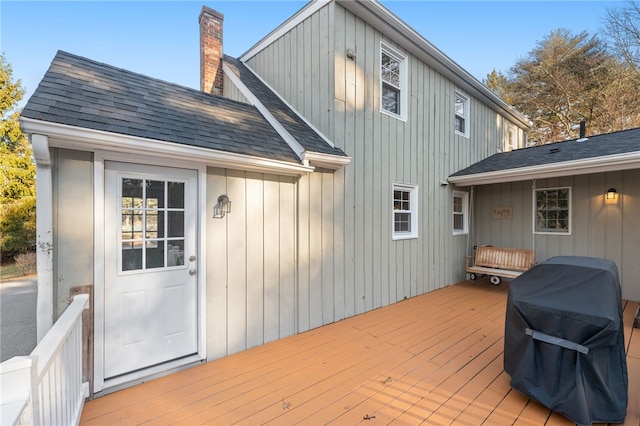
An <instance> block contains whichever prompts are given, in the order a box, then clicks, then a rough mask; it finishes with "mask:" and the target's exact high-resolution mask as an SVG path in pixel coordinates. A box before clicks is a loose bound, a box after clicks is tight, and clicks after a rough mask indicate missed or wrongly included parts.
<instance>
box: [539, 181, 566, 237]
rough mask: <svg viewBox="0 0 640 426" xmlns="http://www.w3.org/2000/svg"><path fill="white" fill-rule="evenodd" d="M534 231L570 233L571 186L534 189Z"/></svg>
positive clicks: (541, 232) (540, 232)
mask: <svg viewBox="0 0 640 426" xmlns="http://www.w3.org/2000/svg"><path fill="white" fill-rule="evenodd" d="M534 194H535V200H534V202H535V204H534V205H535V212H534V214H535V222H534V231H535V232H536V233H538V234H570V233H571V188H569V187H566V188H547V189H536V190H535V191H534Z"/></svg>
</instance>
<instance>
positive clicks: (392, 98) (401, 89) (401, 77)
mask: <svg viewBox="0 0 640 426" xmlns="http://www.w3.org/2000/svg"><path fill="white" fill-rule="evenodd" d="M405 62H406V57H405V56H404V55H402V54H401V53H399V52H397V51H395V50H394V49H392V48H391V47H389V46H387V45H385V44H382V45H381V48H380V110H381V111H382V112H386V113H389V114H391V115H393V116H395V117H398V118H400V119H403V120H405V119H406V115H407V111H406V109H407V107H406V106H407V102H406V95H405V93H406V90H405V86H406V81H407V77H406V63H405Z"/></svg>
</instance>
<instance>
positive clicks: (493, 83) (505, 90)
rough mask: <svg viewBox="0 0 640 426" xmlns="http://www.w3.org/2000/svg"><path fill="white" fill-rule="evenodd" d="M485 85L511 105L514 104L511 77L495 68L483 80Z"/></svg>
mask: <svg viewBox="0 0 640 426" xmlns="http://www.w3.org/2000/svg"><path fill="white" fill-rule="evenodd" d="M482 82H483V83H484V85H485V86H487V87H488V88H489V89H490V90H491V91H492V92H493V93H495V94H496V95H498V96H499V97H500V98H501V99H502V100H503V101H505V102H506V103H508V104H509V105H512V104H513V101H514V100H513V99H512V98H511V89H510V87H509V84H510V83H509V79H507V77H506V76H505V75H504V74H502V72H500V71H496V70H495V68H494V70H493V71H491V72H490V73H489V74H487V78H485V79H484V80H483V81H482Z"/></svg>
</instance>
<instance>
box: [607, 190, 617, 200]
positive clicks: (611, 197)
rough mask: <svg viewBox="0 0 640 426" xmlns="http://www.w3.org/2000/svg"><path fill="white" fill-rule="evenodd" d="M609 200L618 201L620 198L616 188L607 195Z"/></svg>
mask: <svg viewBox="0 0 640 426" xmlns="http://www.w3.org/2000/svg"><path fill="white" fill-rule="evenodd" d="M605 198H606V199H607V200H616V199H617V198H618V191H616V189H615V188H609V190H608V191H607V194H606V195H605Z"/></svg>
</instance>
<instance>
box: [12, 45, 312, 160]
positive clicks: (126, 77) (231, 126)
mask: <svg viewBox="0 0 640 426" xmlns="http://www.w3.org/2000/svg"><path fill="white" fill-rule="evenodd" d="M21 115H22V117H25V118H30V119H35V120H42V121H47V122H51V123H58V124H64V125H69V126H76V127H81V128H86V129H92V130H100V131H105V132H111V133H117V134H122V135H128V136H134V137H141V138H147V139H153V140H158V141H166V142H173V143H178V144H184V145H190V146H197V147H202V148H208V149H212V150H220V151H225V152H231V153H236V154H243V155H248V156H258V157H263V158H268V159H273V160H279V161H286V162H294V163H297V164H299V163H300V160H299V158H298V157H297V156H296V154H295V153H294V152H293V150H292V149H291V147H290V146H289V145H288V144H287V143H286V142H285V141H284V140H283V139H282V137H280V135H279V134H278V133H277V132H276V131H275V130H274V129H273V127H272V126H271V125H270V124H269V123H268V122H267V121H266V120H265V119H264V117H263V116H262V115H261V114H260V113H259V111H258V110H257V109H256V108H254V107H253V106H250V105H247V104H244V103H241V102H235V101H231V100H228V99H225V98H221V97H217V96H214V95H210V94H206V93H203V92H201V91H198V90H194V89H189V88H186V87H182V86H179V85H176V84H172V83H167V82H164V81H161V80H157V79H154V78H151V77H147V76H144V75H141V74H137V73H134V72H131V71H127V70H123V69H120V68H116V67H113V66H110V65H106V64H103V63H99V62H95V61H92V60H89V59H86V58H83V57H80V56H76V55H72V54H70V53H66V52H62V51H59V52H58V53H57V54H56V56H55V58H54V59H53V61H52V63H51V66H50V67H49V70H48V71H47V72H46V74H45V75H44V77H43V79H42V81H41V82H40V84H39V86H38V87H37V89H36V91H35V92H34V94H33V95H32V96H31V98H30V99H29V101H28V102H27V104H26V106H25V108H24V109H23V111H22V114H21Z"/></svg>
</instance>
